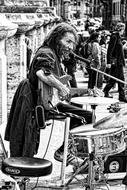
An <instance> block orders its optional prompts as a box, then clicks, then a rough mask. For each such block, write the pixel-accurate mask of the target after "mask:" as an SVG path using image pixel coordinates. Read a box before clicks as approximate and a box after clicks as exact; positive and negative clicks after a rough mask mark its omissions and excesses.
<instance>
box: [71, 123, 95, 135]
mask: <svg viewBox="0 0 127 190" xmlns="http://www.w3.org/2000/svg"><path fill="white" fill-rule="evenodd" d="M96 130H98V129H94V128H93V124H86V125H85V124H84V125H81V126H79V127H76V128H74V129H72V130H71V131H70V133H71V134H77V133H84V132H89V131H96Z"/></svg>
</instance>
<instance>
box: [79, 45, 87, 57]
mask: <svg viewBox="0 0 127 190" xmlns="http://www.w3.org/2000/svg"><path fill="white" fill-rule="evenodd" d="M87 50H88V42H85V43H84V44H83V45H82V47H81V50H80V55H81V56H82V57H83V58H86V59H87V58H88V57H89V54H88V51H87Z"/></svg>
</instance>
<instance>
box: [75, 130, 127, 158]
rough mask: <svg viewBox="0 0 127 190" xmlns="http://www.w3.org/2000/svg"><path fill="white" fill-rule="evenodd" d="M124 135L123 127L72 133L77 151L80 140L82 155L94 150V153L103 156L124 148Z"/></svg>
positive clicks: (116, 152)
mask: <svg viewBox="0 0 127 190" xmlns="http://www.w3.org/2000/svg"><path fill="white" fill-rule="evenodd" d="M124 136H125V130H124V129H123V128H113V129H104V130H91V131H89V132H79V133H78V132H77V133H72V138H73V142H74V146H76V147H77V148H76V149H77V152H78V151H79V147H78V146H80V144H81V142H82V151H81V155H82V157H83V155H84V156H86V153H91V152H94V154H95V155H103V156H107V155H108V156H109V155H114V154H118V153H120V152H122V151H124V150H125V142H124ZM86 147H87V148H86ZM80 149H81V147H80ZM77 154H78V153H77Z"/></svg>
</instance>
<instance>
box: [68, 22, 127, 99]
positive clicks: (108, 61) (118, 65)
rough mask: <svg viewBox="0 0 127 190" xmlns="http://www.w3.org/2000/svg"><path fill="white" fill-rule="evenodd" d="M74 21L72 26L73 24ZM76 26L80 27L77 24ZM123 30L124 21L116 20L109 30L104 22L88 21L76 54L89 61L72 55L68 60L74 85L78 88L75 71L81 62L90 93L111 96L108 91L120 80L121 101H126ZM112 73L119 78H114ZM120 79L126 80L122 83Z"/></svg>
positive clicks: (125, 47)
mask: <svg viewBox="0 0 127 190" xmlns="http://www.w3.org/2000/svg"><path fill="white" fill-rule="evenodd" d="M79 23H80V22H79ZM71 24H72V25H73V23H71ZM73 26H74V27H76V29H77V30H78V24H77V25H75V24H74V25H73ZM79 26H80V24H79ZM124 32H125V24H124V23H117V24H116V26H114V28H111V30H110V31H109V30H106V29H105V28H104V27H103V26H102V25H101V23H100V25H98V27H95V26H91V24H90V22H89V20H87V21H86V23H85V28H84V30H81V31H79V30H78V36H79V40H78V44H77V46H76V49H75V53H76V54H77V55H78V56H81V57H83V58H85V59H87V60H89V62H90V63H89V64H88V63H85V61H81V60H76V59H75V58H74V57H73V56H71V57H70V59H69V60H68V61H66V63H65V67H66V69H67V70H66V71H67V72H68V74H70V75H71V76H72V81H71V86H72V87H77V82H76V79H75V74H74V73H75V71H76V67H77V65H79V66H80V69H81V70H82V71H83V74H84V77H88V95H90V96H93V95H95V94H97V95H100V96H105V97H109V98H110V97H112V96H111V94H110V93H109V91H110V90H111V88H114V87H116V83H118V92H119V100H120V101H123V102H127V100H126V97H125V92H124V91H125V88H126V86H125V84H124V81H125V78H124V71H123V69H124V66H125V64H126V61H125V60H126V58H127V41H126V38H125V36H124ZM91 68H94V69H95V70H94V69H91ZM96 69H97V71H98V72H97V71H96ZM99 71H100V72H99ZM110 76H112V77H115V78H116V79H118V80H114V79H112V78H111V77H110ZM119 79H120V80H122V81H123V83H121V82H119ZM105 83H106V85H105V86H104V84H105Z"/></svg>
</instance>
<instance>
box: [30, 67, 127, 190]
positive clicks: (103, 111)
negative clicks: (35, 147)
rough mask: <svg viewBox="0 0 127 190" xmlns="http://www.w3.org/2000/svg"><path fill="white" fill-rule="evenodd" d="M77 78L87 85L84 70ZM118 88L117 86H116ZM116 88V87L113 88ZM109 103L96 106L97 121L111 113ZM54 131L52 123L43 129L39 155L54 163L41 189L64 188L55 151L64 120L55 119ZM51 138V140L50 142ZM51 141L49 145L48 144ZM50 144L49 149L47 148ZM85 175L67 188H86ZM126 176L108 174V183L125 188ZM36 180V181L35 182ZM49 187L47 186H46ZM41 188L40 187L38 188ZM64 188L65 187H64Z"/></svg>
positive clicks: (68, 170) (69, 170)
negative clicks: (123, 180) (124, 179)
mask: <svg viewBox="0 0 127 190" xmlns="http://www.w3.org/2000/svg"><path fill="white" fill-rule="evenodd" d="M76 78H77V81H78V87H85V88H86V87H87V80H88V78H84V77H83V73H82V71H80V70H78V72H77V73H76ZM116 88H117V86H116ZM113 90H116V89H113ZM113 97H114V98H116V99H117V98H118V94H117V93H113ZM108 106H109V105H99V106H97V108H96V121H98V120H100V119H101V118H104V117H105V116H108V115H110V114H111V113H109V111H108V110H107V107H108ZM126 106H127V105H126V104H121V107H122V108H126ZM85 108H87V109H88V110H91V107H90V106H88V105H87V106H86V107H85ZM51 131H52V125H50V126H47V127H46V129H45V130H42V131H41V143H40V147H39V152H38V155H37V157H41V158H43V157H44V155H45V154H46V156H45V158H46V159H48V160H50V161H52V163H53V171H52V174H51V175H50V176H47V177H42V178H39V185H40V186H41V188H40V189H45V190H46V189H62V188H59V187H60V184H61V180H60V174H61V163H60V162H58V161H56V160H55V159H54V152H55V150H56V149H57V148H58V147H59V146H60V145H61V143H62V141H63V135H64V122H61V121H54V126H53V131H52V132H51ZM49 139H50V142H49ZM48 143H49V146H48ZM47 146H48V149H47ZM72 172H73V167H72V166H68V167H66V171H65V173H66V180H65V181H66V182H67V181H68V180H69V179H70V177H71V176H72ZM84 176H85V177H86V175H83V174H82V175H77V176H76V178H77V179H73V181H72V182H71V183H70V184H69V186H68V187H67V188H66V189H74V190H80V189H85V187H84V183H85V182H84V181H85V180H84ZM124 176H125V173H114V174H106V177H107V179H110V181H108V183H109V184H110V189H111V190H117V189H118V190H123V189H125V186H124V185H122V184H121V180H122V178H123V177H124ZM31 182H32V183H31V185H32V184H33V186H34V185H35V182H36V179H34V178H32V179H31ZM33 182H34V183H33ZM46 187H47V188H46ZM37 189H39V188H37ZM63 189H64V188H63ZM95 189H109V188H108V186H106V185H103V186H98V185H97V186H95Z"/></svg>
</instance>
